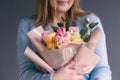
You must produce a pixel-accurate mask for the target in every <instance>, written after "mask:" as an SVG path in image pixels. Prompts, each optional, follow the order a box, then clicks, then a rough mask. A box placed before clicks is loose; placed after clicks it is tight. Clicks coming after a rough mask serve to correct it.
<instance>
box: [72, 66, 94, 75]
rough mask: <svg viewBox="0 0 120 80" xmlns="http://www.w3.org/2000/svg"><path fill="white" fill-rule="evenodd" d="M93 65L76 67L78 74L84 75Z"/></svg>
mask: <svg viewBox="0 0 120 80" xmlns="http://www.w3.org/2000/svg"><path fill="white" fill-rule="evenodd" d="M91 68H92V66H84V67H82V68H75V69H74V70H75V71H76V73H77V74H78V75H83V74H86V73H88V72H89V71H90V70H91Z"/></svg>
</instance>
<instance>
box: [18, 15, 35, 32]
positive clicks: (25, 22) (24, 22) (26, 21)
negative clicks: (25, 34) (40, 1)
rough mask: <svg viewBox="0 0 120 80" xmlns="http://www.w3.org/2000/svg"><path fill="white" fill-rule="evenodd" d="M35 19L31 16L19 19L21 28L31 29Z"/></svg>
mask: <svg viewBox="0 0 120 80" xmlns="http://www.w3.org/2000/svg"><path fill="white" fill-rule="evenodd" d="M33 23H34V19H32V18H31V17H24V18H21V19H20V21H19V26H18V27H19V29H24V30H31V28H32V27H33Z"/></svg>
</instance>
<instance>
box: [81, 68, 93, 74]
mask: <svg viewBox="0 0 120 80" xmlns="http://www.w3.org/2000/svg"><path fill="white" fill-rule="evenodd" d="M91 68H92V66H84V67H82V71H83V72H84V73H87V72H89V71H90V69H91Z"/></svg>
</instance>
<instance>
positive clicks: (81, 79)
mask: <svg viewBox="0 0 120 80" xmlns="http://www.w3.org/2000/svg"><path fill="white" fill-rule="evenodd" d="M75 80H84V76H83V75H77V76H76V77H75Z"/></svg>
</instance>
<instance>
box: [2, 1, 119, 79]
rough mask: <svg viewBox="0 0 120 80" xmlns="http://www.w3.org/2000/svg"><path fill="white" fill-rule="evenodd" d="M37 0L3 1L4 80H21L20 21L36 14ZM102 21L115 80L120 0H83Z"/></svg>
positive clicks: (117, 63) (117, 76)
mask: <svg viewBox="0 0 120 80" xmlns="http://www.w3.org/2000/svg"><path fill="white" fill-rule="evenodd" d="M35 5H36V0H0V80H18V78H17V77H18V66H17V57H16V55H17V54H16V43H15V42H16V35H17V26H18V23H19V20H20V19H21V18H23V17H28V16H31V15H32V14H33V13H34V9H35ZM82 7H83V9H85V10H89V11H92V12H94V13H96V14H97V15H98V16H99V17H100V18H101V20H102V24H103V26H104V30H105V32H106V36H107V47H108V57H109V64H110V66H111V70H112V76H113V80H119V75H120V69H119V68H120V62H119V58H120V51H119V50H120V47H119V46H120V35H119V34H120V32H119V31H120V15H119V14H120V9H119V7H120V0H82Z"/></svg>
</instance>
